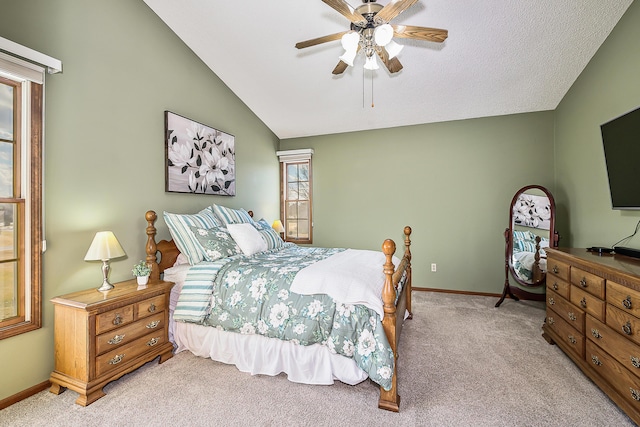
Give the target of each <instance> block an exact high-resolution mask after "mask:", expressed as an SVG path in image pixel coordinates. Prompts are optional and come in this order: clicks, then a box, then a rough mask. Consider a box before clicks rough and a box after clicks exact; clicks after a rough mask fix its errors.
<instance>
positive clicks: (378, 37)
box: [373, 24, 393, 46]
mask: <svg viewBox="0 0 640 427" xmlns="http://www.w3.org/2000/svg"><path fill="white" fill-rule="evenodd" d="M392 38H393V27H392V26H391V25H389V24H383V25H380V26H379V27H376V29H375V30H374V32H373V39H374V40H375V42H376V44H377V45H378V46H386V45H387V44H389V42H390V41H391V39H392Z"/></svg>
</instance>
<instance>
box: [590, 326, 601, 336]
mask: <svg viewBox="0 0 640 427" xmlns="http://www.w3.org/2000/svg"><path fill="white" fill-rule="evenodd" d="M591 335H593V337H594V338H602V335H600V331H599V330H597V329H596V328H591Z"/></svg>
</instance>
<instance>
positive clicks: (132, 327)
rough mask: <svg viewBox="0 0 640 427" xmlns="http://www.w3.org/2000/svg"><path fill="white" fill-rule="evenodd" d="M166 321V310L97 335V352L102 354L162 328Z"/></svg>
mask: <svg viewBox="0 0 640 427" xmlns="http://www.w3.org/2000/svg"><path fill="white" fill-rule="evenodd" d="M164 323H165V322H164V312H160V313H156V314H154V315H153V316H151V317H145V318H143V319H140V320H138V321H137V322H134V323H131V324H128V325H126V326H123V327H121V328H118V329H115V330H111V331H108V332H106V333H104V334H102V335H98V336H97V337H96V354H102V353H104V352H106V351H109V350H113V349H114V348H117V347H119V346H122V345H125V344H127V343H130V342H131V341H133V340H135V339H136V338H139V337H141V336H143V335H145V334H148V333H149V332H151V331H153V330H156V331H158V330H162V329H163V328H164Z"/></svg>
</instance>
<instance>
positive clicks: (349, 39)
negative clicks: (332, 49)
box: [340, 30, 360, 52]
mask: <svg viewBox="0 0 640 427" xmlns="http://www.w3.org/2000/svg"><path fill="white" fill-rule="evenodd" d="M340 40H341V42H342V47H343V48H344V50H346V51H347V52H349V51H352V50H353V51H357V50H358V44H359V43H360V34H359V33H358V32H356V31H353V30H352V31H349V32H348V33H345V34H344V35H343V36H342V38H341V39H340Z"/></svg>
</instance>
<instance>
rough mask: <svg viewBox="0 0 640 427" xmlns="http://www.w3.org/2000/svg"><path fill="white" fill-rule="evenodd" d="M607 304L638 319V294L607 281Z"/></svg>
mask: <svg viewBox="0 0 640 427" xmlns="http://www.w3.org/2000/svg"><path fill="white" fill-rule="evenodd" d="M607 303H609V304H611V305H615V306H616V307H618V308H619V309H621V310H622V311H626V312H627V313H629V314H632V315H633V316H635V317H640V292H638V291H636V290H634V289H630V288H627V287H626V286H623V285H621V284H619V283H616V282H612V281H611V280H607Z"/></svg>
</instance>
